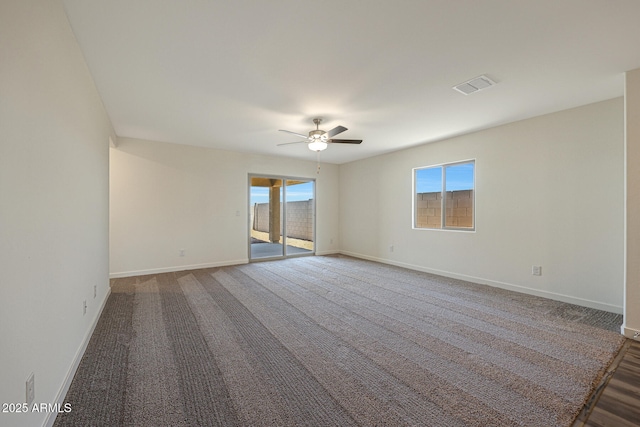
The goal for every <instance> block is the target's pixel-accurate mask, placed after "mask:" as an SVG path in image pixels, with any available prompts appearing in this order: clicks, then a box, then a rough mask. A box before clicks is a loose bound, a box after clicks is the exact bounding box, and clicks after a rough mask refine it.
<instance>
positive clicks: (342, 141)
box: [329, 139, 362, 144]
mask: <svg viewBox="0 0 640 427" xmlns="http://www.w3.org/2000/svg"><path fill="white" fill-rule="evenodd" d="M329 142H330V143H332V144H361V143H362V140H361V139H330V140H329Z"/></svg>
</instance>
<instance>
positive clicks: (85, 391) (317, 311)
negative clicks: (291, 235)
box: [55, 256, 623, 427]
mask: <svg viewBox="0 0 640 427" xmlns="http://www.w3.org/2000/svg"><path fill="white" fill-rule="evenodd" d="M621 323H622V318H621V316H619V315H614V314H611V313H605V312H601V311H598V310H592V309H587V308H583V307H578V306H574V305H570V304H565V303H560V302H557V301H551V300H547V299H544V298H538V297H533V296H529V295H523V294H519V293H515V292H509V291H505V290H501V289H496V288H491V287H486V286H481V285H475V284H471V283H468V282H462V281H458V280H453V279H448V278H443V277H439V276H434V275H430V274H425V273H420V272H415V271H410V270H404V269H400V268H395V267H390V266H387V265H382V264H377V263H373V262H367V261H362V260H356V259H353V258H348V257H341V256H332V257H304V258H297V259H288V260H282V261H274V262H266V263H256V264H248V265H242V266H234V267H223V268H214V269H206V270H196V271H188V272H181V273H167V274H158V275H153V276H144V277H136V278H128V279H117V280H114V281H112V294H111V296H110V297H109V300H108V301H107V304H106V307H105V310H104V312H103V314H102V317H101V318H100V321H99V323H98V325H97V327H96V330H95V332H94V335H93V337H92V339H91V341H90V343H89V345H88V348H87V351H86V353H85V355H84V357H83V359H82V361H81V363H80V367H79V369H78V372H77V373H76V376H75V378H74V380H73V383H72V385H71V388H70V390H69V392H68V394H67V397H66V402H68V403H70V404H71V405H72V411H71V412H70V413H64V414H60V415H59V416H58V419H57V420H56V424H55V425H56V426H197V425H199V426H214V425H219V426H351V425H354V426H355V425H361V426H385V425H388V426H455V427H459V426H544V427H549V426H568V425H571V423H572V421H573V420H574V418H575V416H576V415H577V414H578V412H579V411H580V409H581V408H582V406H583V405H584V403H585V402H586V400H587V399H588V397H589V395H590V394H591V392H592V391H593V389H594V387H595V386H596V385H597V384H598V381H599V380H600V378H601V377H602V374H603V372H604V370H605V369H606V367H607V366H608V365H609V363H610V361H611V360H612V359H613V357H614V356H615V354H616V352H617V351H618V349H619V348H620V346H621V345H622V343H623V338H622V337H621V336H620V334H619V333H617V332H616V331H618V330H619V326H620V324H621Z"/></svg>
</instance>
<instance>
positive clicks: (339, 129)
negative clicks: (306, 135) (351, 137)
mask: <svg viewBox="0 0 640 427" xmlns="http://www.w3.org/2000/svg"><path fill="white" fill-rule="evenodd" d="M345 130H347V128H346V127H344V126H336V127H334V128H333V129H331V130H330V131H329V132H327V136H328V137H329V138H331V137H332V136H335V135H337V134H339V133H342V132H344V131H345Z"/></svg>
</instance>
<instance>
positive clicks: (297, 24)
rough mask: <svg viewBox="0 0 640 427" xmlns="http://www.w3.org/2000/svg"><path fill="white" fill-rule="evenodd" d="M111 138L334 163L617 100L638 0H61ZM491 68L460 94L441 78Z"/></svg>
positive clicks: (637, 26) (630, 56)
mask: <svg viewBox="0 0 640 427" xmlns="http://www.w3.org/2000/svg"><path fill="white" fill-rule="evenodd" d="M63 1H64V4H65V7H66V10H67V14H68V16H69V20H70V22H71V26H72V27H73V30H74V32H75V34H76V37H77V39H78V42H79V44H80V46H81V48H82V51H83V53H84V56H85V58H86V61H87V64H88V66H89V69H90V71H91V73H92V75H93V78H94V79H95V82H96V85H97V88H98V90H99V92H100V94H101V96H102V99H103V101H104V105H105V107H106V109H107V112H108V114H109V116H110V117H111V120H112V122H113V125H114V127H115V130H116V132H117V134H118V135H119V136H121V137H132V138H143V139H150V140H155V141H165V142H172V143H178V144H189V145H196V146H203V147H214V148H219V149H225V150H235V151H247V152H256V153H263V154H273V155H280V156H291V157H297V158H304V159H309V160H314V159H315V154H314V153H312V152H311V151H309V150H308V149H307V148H306V144H297V145H288V146H281V147H278V146H276V145H277V144H279V143H283V142H290V141H295V140H296V137H295V136H293V135H288V134H286V133H283V132H278V129H287V130H291V131H294V132H298V133H303V134H306V133H307V132H308V131H309V130H311V129H312V128H313V124H312V119H313V118H314V117H318V116H320V117H323V118H324V119H325V124H324V125H323V126H321V129H325V130H329V129H330V128H332V127H334V126H336V125H339V124H340V125H343V126H346V127H347V128H349V130H348V131H346V132H344V133H342V134H340V136H339V138H348V139H363V140H364V142H363V143H362V144H361V145H359V146H358V145H355V146H354V145H332V146H330V147H329V148H328V149H327V150H326V151H324V152H323V153H322V160H323V161H327V162H331V163H345V162H349V161H353V160H357V159H362V158H365V157H369V156H373V155H376V154H381V153H385V152H390V151H394V150H398V149H401V148H405V147H409V146H412V145H417V144H422V143H426V142H432V141H436V140H441V139H443V138H447V137H451V136H454V135H459V134H463V133H468V132H471V131H474V130H478V129H483V128H487V127H492V126H495V125H498V124H503V123H508V122H511V121H515V120H519V119H523V118H527V117H532V116H536V115H540V114H545V113H549V112H553V111H559V110H563V109H567V108H571V107H575V106H579V105H584V104H588V103H592V102H596V101H600V100H605V99H610V98H614V97H617V96H622V94H623V85H624V74H623V73H624V72H625V71H628V70H631V69H635V68H639V67H640V43H639V42H640V1H637V0H395V1H390V0H387V1H381V0H366V1H365V0H359V1H356V0H323V1H308V0H307V1H304V0H270V1H260V0H233V1H232V0H181V1H177V0H135V1H132V0H92V1H87V0H63ZM481 74H486V75H487V76H488V77H490V78H491V79H493V80H494V81H496V82H497V83H498V84H497V85H496V86H494V87H491V88H488V89H486V90H484V91H481V92H477V93H474V94H471V95H468V96H465V95H462V94H460V93H458V92H456V91H454V90H453V89H452V86H454V85H456V84H458V83H462V82H464V81H466V80H469V79H471V78H474V77H476V76H478V75H481Z"/></svg>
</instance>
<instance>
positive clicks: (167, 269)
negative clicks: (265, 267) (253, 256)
mask: <svg viewBox="0 0 640 427" xmlns="http://www.w3.org/2000/svg"><path fill="white" fill-rule="evenodd" d="M248 262H249V259H248V258H244V259H237V260H230V261H221V262H211V263H206V264H192V265H176V266H172V267H162V268H152V269H149V270H132V271H121V272H116V273H109V278H111V279H118V278H121V277H132V276H145V275H147V274H160V273H173V272H175V271H186V270H199V269H201V268H213V267H225V266H228V265H239V264H247V263H248Z"/></svg>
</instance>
